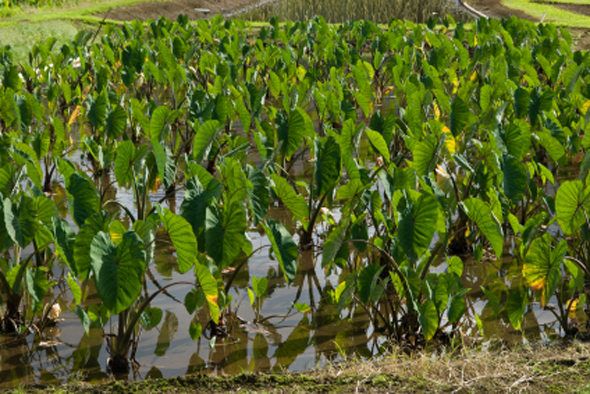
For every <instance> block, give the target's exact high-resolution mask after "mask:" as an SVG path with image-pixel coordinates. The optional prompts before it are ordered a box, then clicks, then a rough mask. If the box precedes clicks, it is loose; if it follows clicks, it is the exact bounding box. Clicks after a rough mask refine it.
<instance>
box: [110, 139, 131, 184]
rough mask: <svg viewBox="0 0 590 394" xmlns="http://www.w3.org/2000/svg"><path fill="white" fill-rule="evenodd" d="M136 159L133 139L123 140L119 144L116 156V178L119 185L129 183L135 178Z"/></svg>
mask: <svg viewBox="0 0 590 394" xmlns="http://www.w3.org/2000/svg"><path fill="white" fill-rule="evenodd" d="M134 160H135V146H134V145H133V142H131V141H123V142H121V143H119V145H117V157H116V158H115V169H114V172H115V178H117V182H119V185H121V186H123V185H127V184H128V183H129V182H131V180H132V179H133V171H132V170H133V163H134Z"/></svg>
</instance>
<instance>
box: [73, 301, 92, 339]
mask: <svg viewBox="0 0 590 394" xmlns="http://www.w3.org/2000/svg"><path fill="white" fill-rule="evenodd" d="M74 313H75V314H76V316H78V318H79V319H80V321H81V322H82V327H84V331H85V332H86V335H88V333H89V332H90V324H92V322H91V321H90V317H89V316H88V314H87V313H86V311H85V310H84V309H83V308H82V306H81V305H79V304H78V305H76V309H75V310H74Z"/></svg>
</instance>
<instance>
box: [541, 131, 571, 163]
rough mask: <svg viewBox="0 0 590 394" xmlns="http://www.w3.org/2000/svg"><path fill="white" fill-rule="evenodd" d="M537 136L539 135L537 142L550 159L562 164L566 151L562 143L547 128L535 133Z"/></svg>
mask: <svg viewBox="0 0 590 394" xmlns="http://www.w3.org/2000/svg"><path fill="white" fill-rule="evenodd" d="M537 136H538V137H539V144H541V146H542V147H543V148H545V150H547V153H549V156H550V157H551V159H552V160H553V161H555V162H556V163H557V164H559V165H560V166H563V165H564V164H565V153H566V152H565V148H564V146H563V144H562V143H561V142H559V140H558V139H557V138H555V137H553V136H552V135H551V132H550V131H549V130H547V129H543V132H542V133H537Z"/></svg>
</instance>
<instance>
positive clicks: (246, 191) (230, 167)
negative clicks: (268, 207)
mask: <svg viewBox="0 0 590 394" xmlns="http://www.w3.org/2000/svg"><path fill="white" fill-rule="evenodd" d="M224 161H225V166H224V167H223V168H222V171H221V175H222V179H221V182H222V183H223V186H224V187H225V196H226V198H227V200H228V201H229V202H231V201H236V202H242V201H244V200H245V199H246V198H247V197H248V196H249V195H250V194H251V193H252V183H250V181H249V180H248V179H247V178H246V175H245V174H244V170H243V169H242V163H241V162H240V161H239V160H237V159H235V158H231V157H227V158H225V160H224Z"/></svg>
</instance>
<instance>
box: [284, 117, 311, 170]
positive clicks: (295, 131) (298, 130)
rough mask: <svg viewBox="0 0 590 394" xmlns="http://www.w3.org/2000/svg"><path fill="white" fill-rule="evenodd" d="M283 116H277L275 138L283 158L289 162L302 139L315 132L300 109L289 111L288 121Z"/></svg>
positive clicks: (309, 120) (308, 119)
mask: <svg viewBox="0 0 590 394" xmlns="http://www.w3.org/2000/svg"><path fill="white" fill-rule="evenodd" d="M280 114H282V115H280ZM281 116H282V118H281ZM285 116H286V115H284V114H283V113H282V112H279V114H277V121H278V124H277V126H278V127H277V138H278V141H279V144H281V150H282V153H283V154H284V155H285V158H286V159H287V160H291V157H292V156H293V154H294V153H295V152H297V150H298V149H299V146H300V145H301V142H302V141H303V137H305V136H306V135H315V131H314V128H313V123H312V122H311V119H310V118H309V115H307V114H306V113H305V111H304V110H303V109H302V108H299V107H298V108H295V109H294V110H293V111H291V114H290V115H289V117H288V119H286V118H285Z"/></svg>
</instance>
